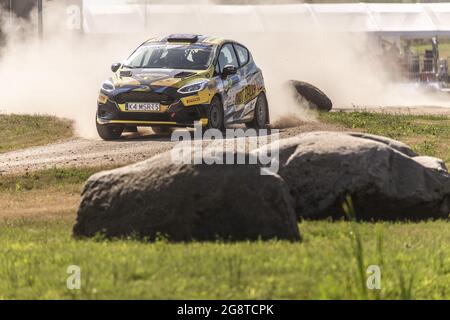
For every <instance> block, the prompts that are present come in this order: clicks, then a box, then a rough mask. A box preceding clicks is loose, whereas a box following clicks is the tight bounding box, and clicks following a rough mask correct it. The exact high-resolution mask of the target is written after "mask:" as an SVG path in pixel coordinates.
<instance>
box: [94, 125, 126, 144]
mask: <svg viewBox="0 0 450 320" xmlns="http://www.w3.org/2000/svg"><path fill="white" fill-rule="evenodd" d="M97 132H98V135H99V136H100V138H102V139H103V140H117V139H119V138H120V136H121V135H122V132H123V127H121V126H107V125H101V124H98V123H97Z"/></svg>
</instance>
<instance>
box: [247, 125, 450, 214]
mask: <svg viewBox="0 0 450 320" xmlns="http://www.w3.org/2000/svg"><path fill="white" fill-rule="evenodd" d="M381 138H382V137H380V138H376V139H375V138H374V136H371V137H370V138H369V139H366V138H365V137H363V136H359V137H358V136H353V135H351V134H346V133H339V132H312V133H306V134H301V135H299V136H296V137H294V138H291V139H286V140H281V141H280V142H279V144H280V170H279V175H280V176H281V177H282V178H283V179H284V180H285V181H286V183H287V184H288V186H289V188H290V191H291V194H292V196H293V198H294V199H295V207H296V213H297V216H298V218H325V217H334V218H339V217H342V216H343V215H344V213H343V211H342V209H341V208H342V203H343V201H344V199H345V197H346V195H350V196H351V197H352V200H353V204H354V207H355V211H356V215H357V217H358V218H359V219H366V220H372V219H385V220H398V219H411V220H415V219H426V218H447V217H448V214H449V211H450V209H449V206H450V176H449V175H448V174H442V173H441V172H437V171H435V170H431V169H429V168H428V167H427V166H424V165H423V164H421V163H419V162H418V161H415V160H414V159H415V158H411V157H409V156H407V155H406V154H405V153H404V152H407V153H410V152H409V151H408V148H407V147H404V146H401V143H400V142H395V143H394V142H389V143H385V141H384V142H378V141H381V140H382V139H381ZM391 146H395V148H393V147H391ZM399 146H401V150H402V152H399V151H398V150H396V149H399ZM270 147H271V145H267V146H264V147H262V148H261V149H259V150H255V151H254V152H255V153H258V152H265V151H264V150H263V149H264V148H270Z"/></svg>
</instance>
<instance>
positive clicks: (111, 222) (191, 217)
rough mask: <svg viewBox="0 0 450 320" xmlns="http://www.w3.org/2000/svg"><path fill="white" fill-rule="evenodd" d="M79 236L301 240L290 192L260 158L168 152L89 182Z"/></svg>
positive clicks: (77, 227) (78, 223)
mask: <svg viewBox="0 0 450 320" xmlns="http://www.w3.org/2000/svg"><path fill="white" fill-rule="evenodd" d="M73 233H74V235H75V236H76V237H92V236H94V235H96V234H97V233H101V234H103V235H104V236H106V237H108V238H109V237H126V236H130V235H134V236H136V237H138V238H146V239H148V240H154V239H155V238H156V237H157V235H158V234H162V235H166V236H167V237H168V239H169V240H171V241H190V240H199V241H204V240H216V239H223V240H233V241H234V240H257V239H272V238H277V239H286V240H292V241H295V240H299V239H300V234H299V231H298V226H297V221H296V216H295V211H294V207H293V202H292V198H291V197H290V195H289V190H288V188H287V186H286V184H285V182H284V181H283V180H282V179H281V178H280V177H279V176H277V175H268V176H262V175H260V167H259V166H257V165H235V166H232V165H211V166H208V165H195V166H194V165H182V164H174V163H173V162H172V159H171V157H170V153H165V154H162V155H159V156H156V157H154V158H151V159H149V160H147V161H144V162H141V163H138V164H136V165H132V166H127V167H123V168H120V169H116V170H112V171H107V172H101V173H98V174H96V175H94V176H92V177H91V178H90V179H89V180H88V181H87V183H86V186H85V188H84V191H83V195H82V201H81V205H80V207H79V210H78V216H77V221H76V224H75V226H74V229H73Z"/></svg>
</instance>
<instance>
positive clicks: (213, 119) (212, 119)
mask: <svg viewBox="0 0 450 320" xmlns="http://www.w3.org/2000/svg"><path fill="white" fill-rule="evenodd" d="M207 116H208V125H207V126H205V127H204V128H205V129H218V130H221V131H222V130H224V129H225V120H224V112H223V105H222V101H220V99H219V98H218V97H214V98H213V99H212V101H211V104H210V105H209V107H208V111H207Z"/></svg>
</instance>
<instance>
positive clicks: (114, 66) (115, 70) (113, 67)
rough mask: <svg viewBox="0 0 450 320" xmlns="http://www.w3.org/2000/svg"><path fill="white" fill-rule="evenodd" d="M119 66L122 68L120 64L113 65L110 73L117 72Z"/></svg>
mask: <svg viewBox="0 0 450 320" xmlns="http://www.w3.org/2000/svg"><path fill="white" fill-rule="evenodd" d="M121 66H122V64H121V63H114V64H113V65H112V66H111V71H112V72H117V70H119V69H120V67H121Z"/></svg>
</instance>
